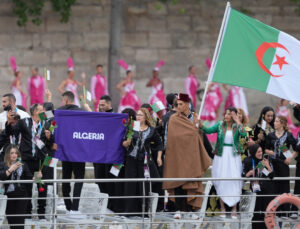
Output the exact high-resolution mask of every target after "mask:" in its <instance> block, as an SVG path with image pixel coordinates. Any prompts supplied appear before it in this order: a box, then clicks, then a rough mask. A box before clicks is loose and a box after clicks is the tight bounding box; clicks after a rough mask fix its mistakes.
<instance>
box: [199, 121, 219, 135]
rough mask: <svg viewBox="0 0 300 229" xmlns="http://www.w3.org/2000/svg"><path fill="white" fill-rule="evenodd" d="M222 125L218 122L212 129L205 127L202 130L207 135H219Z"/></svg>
mask: <svg viewBox="0 0 300 229" xmlns="http://www.w3.org/2000/svg"><path fill="white" fill-rule="evenodd" d="M220 125H221V122H218V123H216V124H215V125H213V126H211V127H205V126H203V127H202V130H203V131H204V133H206V134H212V133H217V132H218V129H219V126H220Z"/></svg>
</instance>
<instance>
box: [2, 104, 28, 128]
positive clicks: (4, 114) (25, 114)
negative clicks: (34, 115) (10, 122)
mask: <svg viewBox="0 0 300 229" xmlns="http://www.w3.org/2000/svg"><path fill="white" fill-rule="evenodd" d="M16 111H17V114H18V115H20V118H21V119H23V118H30V115H29V114H28V113H27V112H25V111H22V110H20V109H18V108H16ZM6 121H7V111H3V112H2V113H0V129H1V130H4V129H5V123H6Z"/></svg>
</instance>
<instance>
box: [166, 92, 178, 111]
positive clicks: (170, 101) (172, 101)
mask: <svg viewBox="0 0 300 229" xmlns="http://www.w3.org/2000/svg"><path fill="white" fill-rule="evenodd" d="M176 98H177V94H175V93H170V94H167V96H166V100H167V105H168V107H169V106H171V107H172V108H174V107H177V104H176Z"/></svg>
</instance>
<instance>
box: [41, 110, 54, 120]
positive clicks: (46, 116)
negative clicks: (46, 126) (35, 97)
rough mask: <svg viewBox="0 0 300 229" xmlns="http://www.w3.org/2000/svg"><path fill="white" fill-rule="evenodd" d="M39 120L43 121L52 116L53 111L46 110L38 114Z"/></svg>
mask: <svg viewBox="0 0 300 229" xmlns="http://www.w3.org/2000/svg"><path fill="white" fill-rule="evenodd" d="M39 117H40V120H41V121H44V120H47V119H50V118H54V115H53V112H52V111H46V112H42V113H40V114H39Z"/></svg>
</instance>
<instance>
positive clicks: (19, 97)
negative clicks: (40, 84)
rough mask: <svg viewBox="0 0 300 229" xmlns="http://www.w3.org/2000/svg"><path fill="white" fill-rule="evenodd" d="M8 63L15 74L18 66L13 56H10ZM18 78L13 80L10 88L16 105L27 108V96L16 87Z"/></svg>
mask: <svg viewBox="0 0 300 229" xmlns="http://www.w3.org/2000/svg"><path fill="white" fill-rule="evenodd" d="M10 65H11V68H12V70H13V71H14V73H15V74H16V73H17V71H18V66H17V63H16V59H15V57H13V56H12V57H11V58H10ZM19 80H20V79H16V80H14V82H13V83H12V85H11V90H12V93H13V94H14V96H15V97H16V105H22V106H23V107H24V108H25V109H26V110H27V96H26V95H25V94H24V93H23V92H22V91H20V90H19V89H18V88H17V83H18V81H19ZM20 87H22V86H21V82H20Z"/></svg>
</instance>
